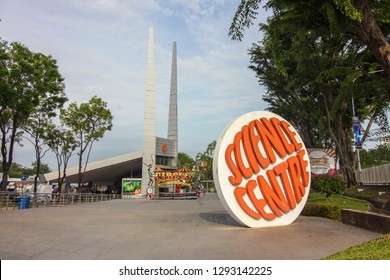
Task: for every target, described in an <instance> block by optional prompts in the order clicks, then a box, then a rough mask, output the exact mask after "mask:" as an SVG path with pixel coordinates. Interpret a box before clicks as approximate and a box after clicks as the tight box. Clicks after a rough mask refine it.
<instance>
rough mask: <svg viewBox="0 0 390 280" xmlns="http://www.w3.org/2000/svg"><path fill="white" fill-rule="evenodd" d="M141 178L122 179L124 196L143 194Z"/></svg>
mask: <svg viewBox="0 0 390 280" xmlns="http://www.w3.org/2000/svg"><path fill="white" fill-rule="evenodd" d="M141 185H142V179H141V178H123V179H122V194H123V195H136V194H141Z"/></svg>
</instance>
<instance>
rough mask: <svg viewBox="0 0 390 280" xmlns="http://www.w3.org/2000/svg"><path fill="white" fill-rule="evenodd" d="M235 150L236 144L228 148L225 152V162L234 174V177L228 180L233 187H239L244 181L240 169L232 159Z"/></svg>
mask: <svg viewBox="0 0 390 280" xmlns="http://www.w3.org/2000/svg"><path fill="white" fill-rule="evenodd" d="M233 150H234V144H230V145H229V146H227V148H226V151H225V162H226V165H227V166H228V167H229V169H230V171H231V172H232V174H233V176H229V178H228V179H229V182H230V184H232V185H233V186H237V185H239V184H240V183H241V181H242V175H241V172H240V170H239V169H238V167H237V166H236V165H235V164H234V162H233V159H232V153H233Z"/></svg>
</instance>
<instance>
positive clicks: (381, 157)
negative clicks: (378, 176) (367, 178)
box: [360, 144, 390, 168]
mask: <svg viewBox="0 0 390 280" xmlns="http://www.w3.org/2000/svg"><path fill="white" fill-rule="evenodd" d="M360 162H361V165H362V168H367V167H372V166H377V165H381V164H385V163H389V162H390V146H389V145H386V144H382V145H378V146H376V147H375V148H374V149H369V150H365V149H363V150H361V151H360Z"/></svg>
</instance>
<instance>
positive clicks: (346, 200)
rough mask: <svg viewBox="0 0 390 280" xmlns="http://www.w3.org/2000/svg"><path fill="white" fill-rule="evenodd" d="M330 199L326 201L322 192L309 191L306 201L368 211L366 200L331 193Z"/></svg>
mask: <svg viewBox="0 0 390 280" xmlns="http://www.w3.org/2000/svg"><path fill="white" fill-rule="evenodd" d="M329 199H330V201H329V202H327V201H326V199H325V195H324V194H320V193H314V192H313V193H310V195H309V197H308V199H307V203H334V204H337V205H338V206H339V207H340V208H341V209H355V210H361V211H368V205H367V201H365V200H360V199H356V198H352V197H347V196H344V195H332V196H331V197H330V198H329Z"/></svg>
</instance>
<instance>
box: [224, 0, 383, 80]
mask: <svg viewBox="0 0 390 280" xmlns="http://www.w3.org/2000/svg"><path fill="white" fill-rule="evenodd" d="M261 2H262V1H261V0H241V3H240V5H239V6H238V8H237V11H236V13H235V15H234V18H233V22H232V24H231V26H230V30H229V35H230V36H231V37H232V38H233V39H234V40H241V39H242V38H243V31H244V30H245V29H246V28H248V27H249V26H251V25H252V24H253V21H254V19H256V17H257V11H258V9H259V5H260V3H261ZM265 2H266V6H265V7H266V8H272V9H274V8H275V6H277V5H278V4H280V3H284V4H287V5H290V4H292V3H293V2H295V1H285V0H282V1H270V0H268V1H265ZM307 2H310V1H307ZM315 2H316V3H317V6H316V9H328V8H329V7H331V6H334V5H336V6H337V8H338V9H339V10H340V11H341V12H342V13H343V14H344V15H345V19H346V20H347V21H348V22H349V24H350V25H351V26H353V27H354V30H355V33H356V34H357V36H358V38H359V39H360V40H361V41H362V42H363V43H364V44H365V45H366V46H367V47H368V49H369V50H370V51H371V52H372V54H373V55H374V56H375V58H376V60H377V62H378V63H379V64H380V66H381V67H382V69H383V71H384V72H385V74H386V76H387V78H388V80H390V44H389V40H388V38H386V36H385V35H384V34H388V33H386V32H383V31H382V30H381V27H380V26H379V23H378V20H380V21H383V22H384V23H385V24H387V25H388V24H389V23H388V15H389V9H390V8H389V7H390V1H389V0H382V1H370V0H328V1H321V3H319V2H318V1H315ZM274 11H275V12H278V10H277V9H274ZM301 12H302V13H305V12H307V11H305V10H302V11H301Z"/></svg>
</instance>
